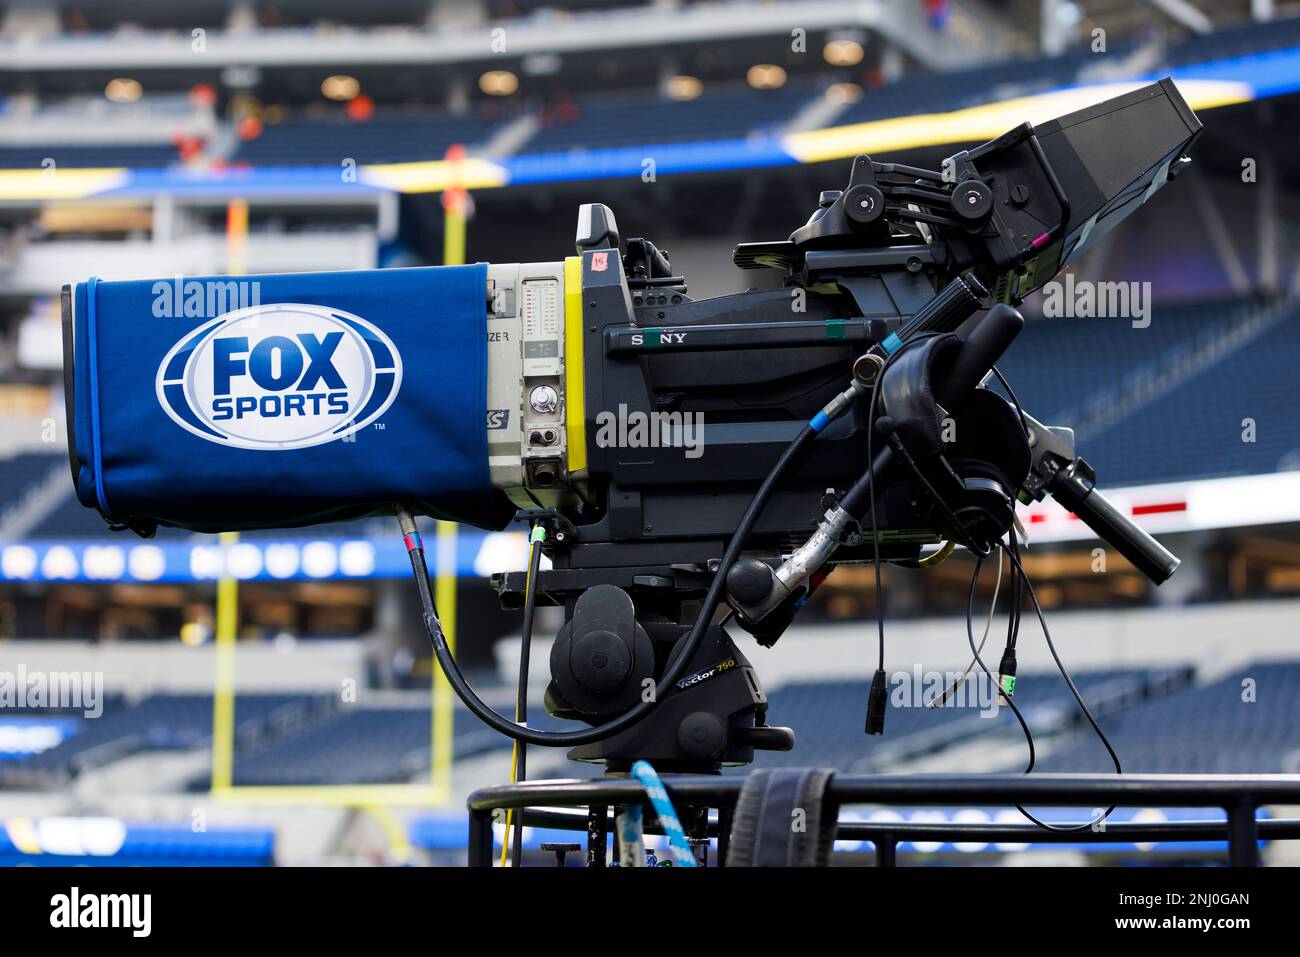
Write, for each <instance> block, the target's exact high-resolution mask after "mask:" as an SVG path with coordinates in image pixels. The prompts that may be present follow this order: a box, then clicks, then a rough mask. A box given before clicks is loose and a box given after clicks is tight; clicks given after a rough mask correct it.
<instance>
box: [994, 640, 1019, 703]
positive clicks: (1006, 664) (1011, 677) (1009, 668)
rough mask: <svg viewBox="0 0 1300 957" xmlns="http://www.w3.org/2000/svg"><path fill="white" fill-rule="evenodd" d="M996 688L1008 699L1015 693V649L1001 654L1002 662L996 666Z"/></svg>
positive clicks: (1009, 649) (1008, 649)
mask: <svg viewBox="0 0 1300 957" xmlns="http://www.w3.org/2000/svg"><path fill="white" fill-rule="evenodd" d="M998 688H1000V689H1001V691H1002V693H1003V694H1004V695H1006V696H1007V697H1008V698H1010V697H1011V696H1012V695H1014V694H1015V693H1016V649H1014V648H1007V650H1006V651H1004V652H1002V662H1001V664H999V665H998Z"/></svg>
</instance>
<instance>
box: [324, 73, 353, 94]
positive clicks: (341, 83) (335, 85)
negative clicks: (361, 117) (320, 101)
mask: <svg viewBox="0 0 1300 957" xmlns="http://www.w3.org/2000/svg"><path fill="white" fill-rule="evenodd" d="M320 91H321V93H322V94H323V95H324V96H325V97H326V99H330V100H351V99H354V98H355V97H356V95H357V94H358V93H360V92H361V83H360V82H358V80H357V78H356V77H355V76H345V75H343V74H336V75H334V76H327V77H325V79H324V80H322V81H321V85H320Z"/></svg>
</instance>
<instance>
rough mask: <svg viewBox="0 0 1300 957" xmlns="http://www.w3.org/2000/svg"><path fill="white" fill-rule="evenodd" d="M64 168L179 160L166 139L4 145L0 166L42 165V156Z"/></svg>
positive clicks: (160, 163) (167, 163)
mask: <svg viewBox="0 0 1300 957" xmlns="http://www.w3.org/2000/svg"><path fill="white" fill-rule="evenodd" d="M47 159H52V160H54V163H55V166H56V168H57V167H63V168H65V169H85V168H88V167H117V166H126V167H133V168H136V169H149V168H156V167H161V166H170V165H172V164H174V163H176V162H178V161H179V159H180V157H179V155H178V154H177V152H176V147H174V146H171V145H169V144H167V143H148V144H146V143H139V144H96V145H94V146H39V147H38V146H4V147H0V169H44V168H45V166H44V163H45V160H47Z"/></svg>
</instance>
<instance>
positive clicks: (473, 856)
mask: <svg viewBox="0 0 1300 957" xmlns="http://www.w3.org/2000/svg"><path fill="white" fill-rule="evenodd" d="M468 852H469V866H470V867H491V866H492V811H491V810H484V811H478V810H472V809H471V810H470V812H469V848H468Z"/></svg>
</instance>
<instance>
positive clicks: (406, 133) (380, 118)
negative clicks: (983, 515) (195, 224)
mask: <svg viewBox="0 0 1300 957" xmlns="http://www.w3.org/2000/svg"><path fill="white" fill-rule="evenodd" d="M492 132H493V124H492V123H490V122H488V121H486V120H484V119H482V118H480V117H479V116H477V115H473V114H469V115H465V116H453V115H450V114H441V113H432V112H412V113H401V112H398V111H391V112H380V113H377V114H376V115H375V117H374V118H373V119H370V120H365V121H352V120H349V119H347V118H346V117H342V116H339V117H331V118H329V119H310V118H305V117H304V118H294V119H290V120H286V121H285V122H283V123H268V124H267V125H266V126H265V127H264V128H263V130H262V134H261V136H259V137H257V138H256V139H253V140H245V141H244V142H242V143H241V144H240V146H239V149H238V150H237V151H236V152H235V155H234V156H233V157H232V162H235V163H252V164H253V165H255V166H338V164H339V163H340V162H341V161H342V160H343V159H345V158H350V159H353V160H356V161H357V162H358V163H398V162H409V161H415V160H431V159H441V158H442V156H443V154H444V153H445V152H446V151H447V147H449V146H452V145H453V144H457V143H459V144H461V145H464V146H473V145H478V144H482V143H484V142H485V141H487V140H488V139H489V138H490V137H491V135H492Z"/></svg>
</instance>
